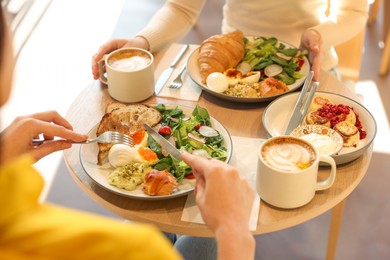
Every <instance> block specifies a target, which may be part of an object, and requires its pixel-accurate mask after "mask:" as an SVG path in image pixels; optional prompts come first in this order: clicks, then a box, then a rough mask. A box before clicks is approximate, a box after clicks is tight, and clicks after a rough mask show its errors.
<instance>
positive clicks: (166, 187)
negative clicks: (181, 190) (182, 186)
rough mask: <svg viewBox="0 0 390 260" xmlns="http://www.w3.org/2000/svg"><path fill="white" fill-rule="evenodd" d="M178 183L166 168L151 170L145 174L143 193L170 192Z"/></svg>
mask: <svg viewBox="0 0 390 260" xmlns="http://www.w3.org/2000/svg"><path fill="white" fill-rule="evenodd" d="M178 185H179V184H178V183H177V180H176V178H175V177H173V175H172V174H170V173H169V172H168V171H167V170H164V171H158V170H152V171H151V172H149V173H148V174H146V176H145V182H144V193H145V194H148V195H151V196H156V195H158V196H162V195H169V194H172V192H173V190H174V189H176V187H177V186H178Z"/></svg>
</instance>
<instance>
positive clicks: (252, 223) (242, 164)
mask: <svg viewBox="0 0 390 260" xmlns="http://www.w3.org/2000/svg"><path fill="white" fill-rule="evenodd" d="M232 141H233V156H232V158H231V160H230V162H229V164H230V165H232V166H235V167H237V169H238V170H239V171H240V174H241V176H243V177H244V178H246V179H247V180H248V182H249V184H250V186H251V187H252V188H253V190H256V188H255V187H256V185H255V181H256V168H257V154H258V153H257V152H258V150H259V147H260V144H261V143H262V142H263V141H264V139H259V138H247V137H238V136H232ZM259 208H260V197H259V195H258V194H257V193H256V197H255V201H254V203H253V207H252V212H251V216H250V220H249V228H250V230H252V231H254V230H256V227H257V220H258V217H259ZM181 220H182V221H186V222H194V223H202V224H204V221H203V219H202V216H201V214H200V211H199V209H198V206H197V205H196V203H195V197H194V195H193V193H191V194H189V195H188V197H187V201H186V204H185V206H184V209H183V214H182V217H181Z"/></svg>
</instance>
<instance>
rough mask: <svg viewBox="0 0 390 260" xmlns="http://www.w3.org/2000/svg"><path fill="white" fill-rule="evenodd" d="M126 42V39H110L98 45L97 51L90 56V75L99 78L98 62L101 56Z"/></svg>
mask: <svg viewBox="0 0 390 260" xmlns="http://www.w3.org/2000/svg"><path fill="white" fill-rule="evenodd" d="M127 42H128V40H127V39H112V40H109V41H108V42H106V43H105V44H103V45H102V46H100V48H99V49H98V51H97V52H96V53H95V54H94V55H93V56H92V75H93V78H94V79H95V80H96V79H99V76H100V75H99V66H98V62H99V61H100V60H101V59H102V58H103V56H104V55H105V54H108V53H110V52H113V51H115V50H117V49H120V48H123V47H124V46H125V45H126V44H127Z"/></svg>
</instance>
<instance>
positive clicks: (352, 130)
mask: <svg viewBox="0 0 390 260" xmlns="http://www.w3.org/2000/svg"><path fill="white" fill-rule="evenodd" d="M333 129H334V130H335V131H336V132H338V133H339V134H340V135H341V137H342V138H343V141H344V144H343V146H345V147H351V146H356V145H357V144H358V143H359V140H360V133H359V130H358V128H357V127H356V126H354V125H353V124H351V123H350V122H348V121H342V122H340V123H338V124H336V125H335V126H334V127H333Z"/></svg>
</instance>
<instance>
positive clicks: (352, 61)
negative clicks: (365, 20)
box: [335, 28, 365, 82]
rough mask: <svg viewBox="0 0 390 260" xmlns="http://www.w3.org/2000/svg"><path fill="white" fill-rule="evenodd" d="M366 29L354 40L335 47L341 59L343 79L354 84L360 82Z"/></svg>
mask: <svg viewBox="0 0 390 260" xmlns="http://www.w3.org/2000/svg"><path fill="white" fill-rule="evenodd" d="M364 33H365V28H364V29H363V30H362V31H361V32H360V33H359V34H357V35H356V36H355V37H353V38H352V39H350V40H348V41H346V42H344V43H342V44H340V45H337V46H335V50H336V53H337V55H338V58H339V70H340V74H341V77H342V78H343V79H345V80H350V81H353V82H356V81H358V79H359V75H360V67H361V64H362V58H363V45H364Z"/></svg>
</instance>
